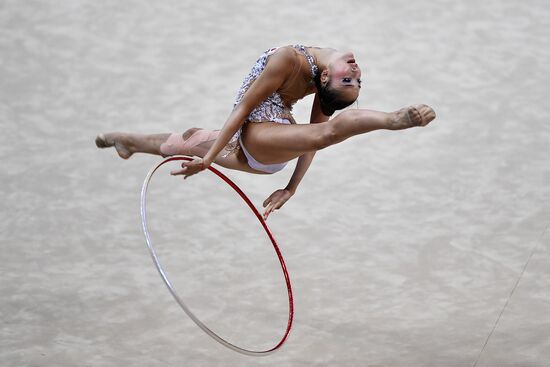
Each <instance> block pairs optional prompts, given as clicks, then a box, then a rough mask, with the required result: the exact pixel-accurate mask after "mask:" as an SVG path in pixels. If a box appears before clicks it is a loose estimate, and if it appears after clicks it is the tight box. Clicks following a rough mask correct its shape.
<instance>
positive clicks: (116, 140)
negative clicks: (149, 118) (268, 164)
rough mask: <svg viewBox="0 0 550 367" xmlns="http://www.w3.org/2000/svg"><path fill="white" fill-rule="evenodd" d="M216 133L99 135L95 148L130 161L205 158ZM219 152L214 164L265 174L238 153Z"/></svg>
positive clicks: (196, 131) (192, 129)
mask: <svg viewBox="0 0 550 367" xmlns="http://www.w3.org/2000/svg"><path fill="white" fill-rule="evenodd" d="M218 133H219V131H217V130H215V131H212V130H206V129H199V128H191V129H188V130H187V131H186V132H184V133H183V134H179V133H178V134H133V133H118V132H117V133H109V134H100V135H98V136H97V138H96V141H95V143H96V145H97V147H98V148H109V147H114V148H115V149H116V151H117V153H118V155H119V156H120V157H121V158H123V159H128V158H130V157H131V156H132V155H133V154H134V153H148V154H154V155H160V156H162V157H168V156H172V155H187V156H197V157H201V158H202V157H204V155H205V154H206V153H207V152H208V149H209V148H210V146H211V145H212V144H213V142H214V141H215V140H216V138H217V136H218ZM226 153H228V152H227V151H226V150H222V151H221V152H220V154H218V156H217V157H216V159H215V160H214V163H216V164H218V165H220V166H222V167H225V168H229V169H234V170H239V171H245V172H249V173H264V172H260V171H257V170H255V169H252V168H250V166H249V165H248V164H247V163H246V158H245V157H244V156H243V155H242V152H241V151H238V152H237V153H235V154H229V155H227V156H225V157H224V155H226Z"/></svg>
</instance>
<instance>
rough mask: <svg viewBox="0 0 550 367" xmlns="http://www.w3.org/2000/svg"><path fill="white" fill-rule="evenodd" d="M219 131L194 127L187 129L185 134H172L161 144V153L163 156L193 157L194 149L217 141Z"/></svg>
mask: <svg viewBox="0 0 550 367" xmlns="http://www.w3.org/2000/svg"><path fill="white" fill-rule="evenodd" d="M218 134H219V131H218V130H215V131H211V130H205V129H200V128H198V127H192V128H190V129H187V130H186V131H185V132H184V133H183V134H171V135H170V136H169V137H168V139H167V140H166V141H165V142H164V143H162V144H161V146H160V153H161V154H162V155H163V156H172V155H177V154H181V155H188V156H192V155H193V148H194V147H196V146H197V145H200V144H202V143H204V142H206V141H211V140H215V139H216V138H217V137H218Z"/></svg>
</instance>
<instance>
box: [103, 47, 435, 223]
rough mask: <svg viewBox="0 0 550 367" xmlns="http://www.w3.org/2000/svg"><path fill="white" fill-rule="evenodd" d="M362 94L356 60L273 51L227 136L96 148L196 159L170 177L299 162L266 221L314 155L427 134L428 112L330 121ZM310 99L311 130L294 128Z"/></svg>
mask: <svg viewBox="0 0 550 367" xmlns="http://www.w3.org/2000/svg"><path fill="white" fill-rule="evenodd" d="M360 88H361V69H360V68H359V66H358V65H357V63H356V61H355V57H354V56H353V54H352V53H351V52H340V51H338V50H335V49H332V48H318V47H305V46H302V45H294V46H284V47H279V48H272V49H270V50H268V51H266V52H265V53H263V54H262V55H261V56H260V58H259V59H258V61H256V64H255V65H254V67H253V68H252V71H251V72H250V73H249V74H248V76H247V77H246V78H245V79H244V82H243V84H242V86H241V88H240V90H239V91H238V93H237V98H236V101H235V104H234V108H233V111H232V112H231V114H230V115H229V117H228V118H227V120H226V122H225V124H224V126H223V127H222V129H221V130H215V131H211V130H206V129H201V128H196V127H195V128H190V129H188V130H187V131H185V132H184V133H183V134H151V135H143V134H131V133H109V134H100V135H99V136H98V137H97V138H96V145H97V146H98V147H99V148H107V147H113V146H114V147H115V149H116V151H117V153H118V155H119V156H120V157H122V158H124V159H128V158H129V157H130V156H131V155H132V154H134V153H150V154H156V155H160V156H163V157H166V156H171V155H188V156H196V157H198V158H195V159H194V160H192V161H190V162H184V163H183V164H182V167H181V169H178V170H176V171H172V172H171V174H172V175H183V176H184V178H187V177H189V176H191V175H194V174H196V173H198V172H201V171H203V170H205V169H206V168H207V167H208V166H210V165H211V164H212V163H213V162H214V163H216V164H219V165H220V166H222V167H226V168H229V169H235V170H240V171H245V172H250V173H259V174H266V173H269V174H270V173H275V172H277V171H280V170H281V169H283V168H284V167H285V165H286V164H287V163H288V161H290V160H292V159H294V158H298V163H297V164H296V168H295V169H294V173H293V174H292V177H291V178H290V181H289V183H288V185H287V186H286V187H285V188H284V189H280V190H277V191H275V192H274V193H273V194H271V195H270V196H269V197H268V198H267V199H266V200H265V201H264V203H263V206H264V208H265V211H264V214H263V216H264V218H265V219H267V217H268V216H269V214H270V213H271V212H273V211H274V210H277V209H279V208H281V207H282V206H283V204H284V203H285V202H286V201H287V200H288V199H290V197H291V196H292V195H294V193H295V192H296V189H297V187H298V184H299V183H300V181H301V180H302V178H303V176H304V174H305V173H306V171H307V169H308V168H309V166H310V164H311V161H312V160H313V157H314V155H315V152H316V151H318V150H320V149H324V148H326V147H328V146H330V145H334V144H337V143H339V142H341V141H344V140H346V139H347V138H349V137H352V136H354V135H358V134H363V133H367V132H369V131H373V130H377V129H389V130H401V129H406V128H410V127H413V126H425V125H427V124H428V123H429V122H430V121H432V120H433V119H434V118H435V112H434V111H433V109H432V108H430V107H429V106H427V105H415V106H409V107H404V108H402V109H400V110H397V111H394V112H389V113H386V112H379V111H372V110H366V109H349V110H346V111H343V112H341V113H339V114H338V115H337V116H335V117H334V118H333V119H330V116H332V115H333V114H334V111H335V110H341V109H343V108H345V107H347V106H349V105H351V104H352V103H353V102H355V100H356V99H357V97H358V95H359V90H360ZM312 93H315V97H314V101H313V106H312V108H311V116H310V123H309V124H296V122H295V121H294V118H293V117H292V114H291V112H292V106H293V105H294V103H296V101H298V100H300V99H302V98H304V97H305V96H307V95H309V94H312Z"/></svg>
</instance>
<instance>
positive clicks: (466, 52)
mask: <svg viewBox="0 0 550 367" xmlns="http://www.w3.org/2000/svg"><path fill="white" fill-rule="evenodd" d="M548 19H550V6H549V5H548V4H547V2H545V1H542V0H539V1H536V0H528V1H523V2H517V1H499V0H488V1H472V0H469V1H437V2H435V1H424V0H423V1H414V2H409V1H395V0H392V1H384V2H382V1H378V2H371V1H369V2H367V1H358V0H356V1H345V0H344V1H331V2H329V1H326V0H320V1H317V2H310V3H304V2H296V1H290V0H283V1H270V2H267V1H261V2H249V1H221V0H219V1H203V2H192V3H191V2H188V1H173V0H167V1H162V2H151V1H116V2H115V1H111V2H107V1H86V0H81V1H62V2H59V1H45V0H44V1H16V0H3V1H2V2H1V4H0V31H1V37H0V123H1V126H2V134H1V137H0V141H1V142H2V144H0V157H1V159H2V171H1V173H0V174H1V181H2V183H1V186H0V193H1V197H2V202H3V204H2V211H1V212H0V213H1V217H0V219H1V220H0V223H1V224H0V230H1V233H2V235H1V243H0V251H1V261H0V319H1V324H0V365H1V366H10V367H11V366H18V367H19V366H354V367H356V366H407V367H413V366H438V367H439V366H446V367H449V366H472V365H473V364H474V363H475V361H476V360H477V359H478V356H479V354H480V351H481V350H482V347H483V345H484V342H485V340H486V338H487V336H488V335H489V333H490V332H491V330H492V328H493V326H494V325H495V321H496V320H497V317H498V316H499V314H500V312H501V311H502V309H503V307H504V306H505V304H506V302H507V301H508V304H507V306H506V309H505V311H504V313H503V314H502V317H501V318H500V321H499V322H498V324H497V325H496V328H495V331H494V333H493V335H492V337H491V338H490V340H489V342H488V344H487V346H486V348H485V349H484V351H483V353H482V354H481V356H480V358H479V362H478V363H477V365H478V366H480V367H481V366H483V367H504V366H514V367H517V366H521V367H523V366H525V367H544V366H548V360H550V291H549V289H550V270H549V269H550V230H548V227H549V225H550V127H549V126H550V125H549V120H550V114H549V112H548V102H547V95H548V92H549V87H548V85H549V82H550V70H549V69H550V66H549V65H550V57H549V48H548V47H547V42H548V41H547V40H548V39H549V38H550V24H549V22H548ZM291 43H303V44H306V45H319V46H330V47H335V48H342V49H351V50H353V51H354V52H355V53H356V56H357V59H358V61H359V62H360V64H361V66H362V67H363V69H364V70H365V71H366V75H364V81H365V83H364V90H363V92H362V95H361V98H360V101H359V107H361V108H373V109H380V110H393V109H397V108H399V107H402V106H404V105H407V104H411V103H418V102H423V103H428V104H430V105H432V106H434V108H435V109H436V110H437V112H438V114H439V117H438V119H437V121H436V122H434V123H433V125H431V126H429V127H428V128H425V129H412V130H408V131H405V132H398V133H397V132H387V131H380V132H375V133H371V134H368V135H367V136H360V137H356V138H353V139H350V140H349V141H346V142H344V143H343V144H341V145H339V146H336V147H332V148H329V149H327V150H326V151H323V152H320V153H319V154H318V155H317V157H316V159H315V162H314V164H313V166H312V167H311V169H310V171H309V172H308V174H307V176H306V177H305V179H304V181H303V183H302V185H301V187H300V190H299V192H298V193H297V195H296V196H295V197H294V198H292V200H291V201H290V202H289V203H288V204H287V205H286V206H285V207H284V209H283V210H281V211H280V212H278V213H276V215H274V216H273V217H272V218H270V220H269V223H270V226H271V228H272V230H273V231H274V233H275V234H276V236H277V238H278V239H279V242H280V245H281V248H282V251H283V254H284V255H285V258H286V260H287V263H288V267H289V270H290V273H291V277H292V281H293V286H294V292H295V305H296V319H295V325H294V329H293V332H292V334H291V337H290V339H289V340H288V342H287V344H286V345H285V347H284V348H283V349H282V350H280V351H279V352H277V353H276V354H274V355H272V356H269V357H267V358H262V359H253V358H250V357H245V356H241V355H238V354H236V353H234V352H232V351H229V350H227V349H225V348H223V347H221V346H219V345H218V344H216V343H214V342H213V341H211V340H210V339H209V338H208V337H207V336H206V335H205V334H203V333H202V331H201V330H199V329H198V328H197V327H196V326H195V325H194V324H192V322H191V321H190V320H189V319H188V318H187V317H186V316H185V315H184V314H183V312H182V311H181V310H180V309H179V308H178V306H177V304H176V303H175V302H174V301H173V299H171V297H170V294H169V293H168V292H167V290H166V289H165V288H164V286H163V285H162V283H161V280H160V278H159V276H158V274H157V273H156V271H155V269H154V267H153V265H152V263H151V259H150V258H149V255H148V253H147V251H146V247H145V243H144V240H143V236H142V233H141V229H140V219H139V191H140V185H141V182H142V180H143V178H144V177H145V174H146V173H147V171H148V169H149V167H150V166H151V165H152V164H154V163H155V162H157V161H158V159H157V158H156V157H152V156H136V157H134V158H132V159H130V160H129V161H122V160H120V159H117V158H116V157H115V156H114V154H113V152H112V151H99V150H97V149H96V148H95V146H94V144H93V139H94V137H95V135H96V134H97V133H98V132H103V131H112V130H122V131H136V132H170V131H183V130H184V129H186V128H188V127H192V126H203V127H209V128H216V127H219V126H221V124H222V123H223V121H224V118H225V117H226V116H227V115H228V113H229V112H230V110H231V106H232V102H233V98H234V95H235V93H236V90H237V88H238V87H239V85H240V82H241V80H242V78H243V77H244V75H246V73H247V72H248V70H249V68H250V67H251V66H252V64H253V63H254V61H255V59H256V58H257V56H258V55H259V54H260V53H261V52H262V51H264V50H265V49H267V48H269V47H272V46H278V45H285V44H291ZM310 103H311V100H310V99H308V100H305V101H303V102H302V103H301V104H298V105H297V106H296V108H295V113H296V118H297V119H298V120H299V121H302V122H307V118H308V112H309V105H310ZM292 168H293V167H292V165H289V167H287V169H286V170H284V171H283V172H280V173H279V174H277V175H274V176H271V177H267V176H263V177H261V176H253V175H246V174H241V173H236V172H226V173H227V174H228V175H229V176H230V177H231V178H233V179H235V181H236V182H237V183H238V184H239V185H241V186H242V188H243V189H244V190H245V191H246V192H247V193H249V194H250V197H251V199H252V200H253V201H254V203H255V204H256V205H257V206H260V205H261V202H262V201H263V200H264V199H265V198H266V197H267V196H268V195H269V194H270V193H271V192H272V191H273V190H275V189H277V188H280V187H282V186H284V185H285V183H286V181H287V180H288V178H289V177H290V175H291V173H292ZM151 190H152V191H151V195H150V202H151V204H150V205H151V207H150V216H151V228H152V229H151V230H152V232H153V237H154V239H155V241H156V244H157V247H158V248H159V252H160V256H161V260H163V262H164V263H165V265H166V269H167V271H168V273H169V274H170V276H171V277H172V279H173V281H174V284H175V285H176V287H177V288H178V291H180V293H181V294H182V295H183V296H184V298H185V299H186V301H187V302H188V303H189V305H190V307H192V308H193V310H195V311H196V312H197V314H198V315H199V316H200V317H201V318H203V319H204V320H205V321H206V322H207V323H208V325H210V326H211V327H212V328H213V329H214V330H216V331H217V332H219V333H221V334H222V335H223V336H224V337H227V338H228V339H229V340H231V341H232V342H235V343H239V344H242V345H244V346H247V347H251V348H262V347H268V346H269V345H271V344H272V343H274V342H275V341H276V340H277V338H278V337H280V334H281V332H282V327H283V326H284V323H285V316H286V312H287V306H286V303H285V302H286V300H285V293H284V287H283V279H282V276H281V274H280V270H279V269H278V267H277V263H276V259H275V255H274V253H273V251H272V249H270V247H269V243H268V242H267V240H266V238H265V236H264V235H263V234H262V233H261V231H260V229H259V227H258V226H257V223H256V222H255V220H254V218H253V217H252V216H251V215H250V214H249V213H248V212H247V211H246V208H245V207H244V206H242V203H240V202H239V200H238V198H237V197H236V196H235V195H234V194H232V193H231V192H230V191H228V190H227V189H226V188H225V187H224V186H223V185H222V184H221V183H220V182H218V181H217V179H216V178H215V177H214V176H208V175H207V174H204V175H202V176H197V177H195V178H192V179H190V180H188V181H186V182H185V183H182V182H181V181H180V180H179V179H175V178H171V177H169V176H168V175H166V170H164V171H162V172H161V174H159V175H158V176H157V177H155V181H154V182H153V187H152V189H151ZM528 260H529V261H528ZM526 264H527V267H526V268H525V270H524V272H523V269H524V266H525V265H526ZM521 275H522V276H521ZM520 276H521V280H520V281H519V283H517V281H518V279H520ZM516 283H517V287H516V288H515V292H514V293H513V295H512V296H511V297H510V292H511V291H512V289H514V287H515V285H516Z"/></svg>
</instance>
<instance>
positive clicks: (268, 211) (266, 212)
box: [264, 203, 275, 220]
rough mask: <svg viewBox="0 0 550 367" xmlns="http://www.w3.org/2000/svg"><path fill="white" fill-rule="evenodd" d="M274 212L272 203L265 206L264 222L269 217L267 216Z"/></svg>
mask: <svg viewBox="0 0 550 367" xmlns="http://www.w3.org/2000/svg"><path fill="white" fill-rule="evenodd" d="M274 210H275V205H273V203H269V204H267V207H266V208H265V211H264V220H266V219H267V217H269V214H271V212H272V211H274Z"/></svg>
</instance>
